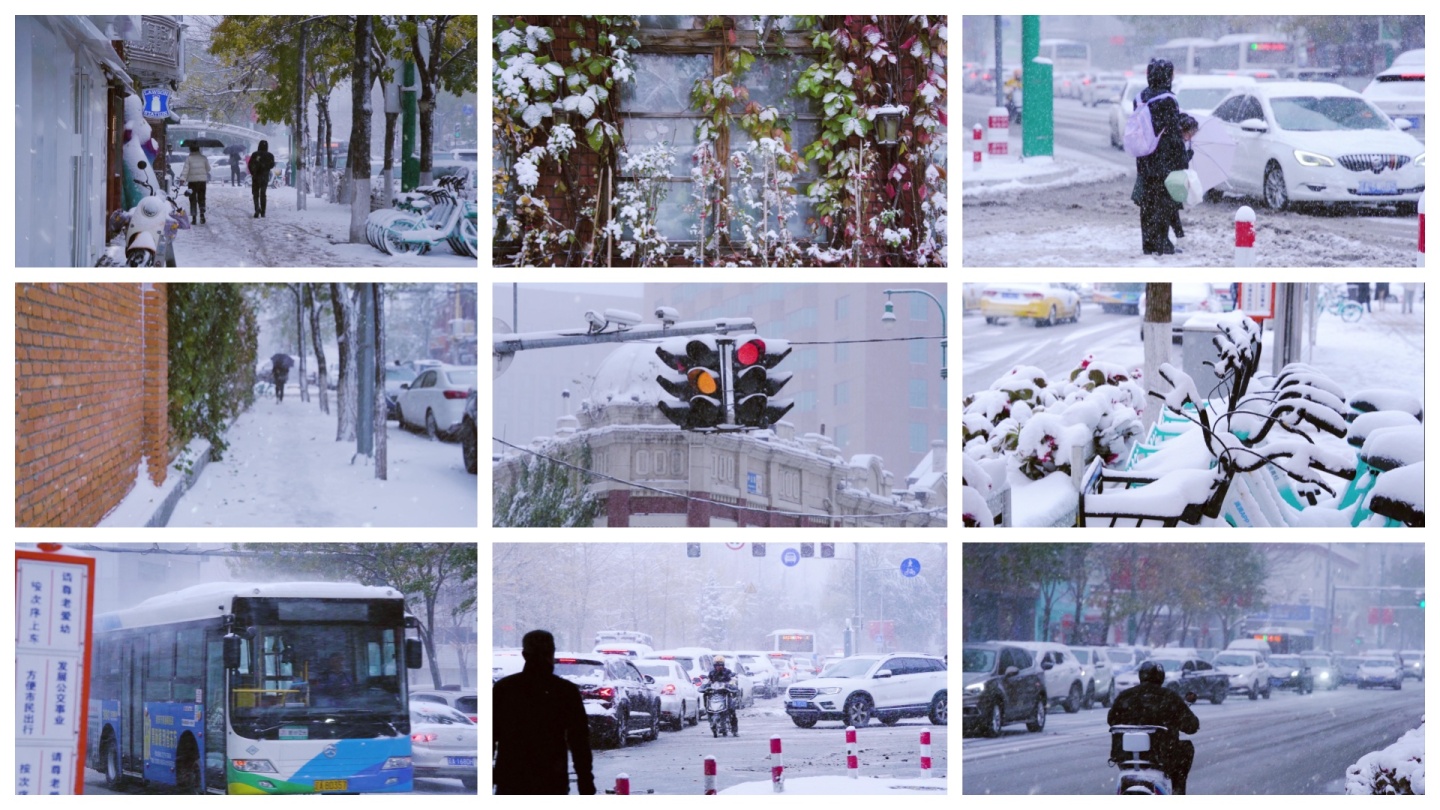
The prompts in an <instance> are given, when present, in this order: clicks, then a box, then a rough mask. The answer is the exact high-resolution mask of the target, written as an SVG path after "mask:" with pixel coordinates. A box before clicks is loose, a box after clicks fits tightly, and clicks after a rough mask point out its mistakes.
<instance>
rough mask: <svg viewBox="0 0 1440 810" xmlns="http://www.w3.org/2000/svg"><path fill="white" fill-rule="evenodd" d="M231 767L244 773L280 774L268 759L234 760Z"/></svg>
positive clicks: (231, 761)
mask: <svg viewBox="0 0 1440 810" xmlns="http://www.w3.org/2000/svg"><path fill="white" fill-rule="evenodd" d="M230 766H231V767H232V768H234V769H235V770H237V771H242V772H244V773H279V772H278V771H276V770H275V766H274V765H271V764H270V760H268V759H232V760H230Z"/></svg>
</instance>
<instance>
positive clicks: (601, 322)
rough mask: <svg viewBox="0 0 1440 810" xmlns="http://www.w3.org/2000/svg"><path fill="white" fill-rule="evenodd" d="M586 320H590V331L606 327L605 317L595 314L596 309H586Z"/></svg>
mask: <svg viewBox="0 0 1440 810" xmlns="http://www.w3.org/2000/svg"><path fill="white" fill-rule="evenodd" d="M585 320H587V321H589V322H590V331H592V332H596V331H599V330H601V329H604V328H605V323H606V321H605V319H604V318H602V317H600V316H599V315H596V314H595V310H593V309H590V310H586V311H585Z"/></svg>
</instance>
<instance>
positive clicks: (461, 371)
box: [395, 366, 477, 438]
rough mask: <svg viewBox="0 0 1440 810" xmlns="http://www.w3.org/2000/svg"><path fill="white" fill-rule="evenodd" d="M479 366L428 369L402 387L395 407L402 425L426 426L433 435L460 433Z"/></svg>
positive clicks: (425, 429) (424, 428)
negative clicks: (476, 368)
mask: <svg viewBox="0 0 1440 810" xmlns="http://www.w3.org/2000/svg"><path fill="white" fill-rule="evenodd" d="M476 379H477V377H476V373H475V366H437V367H435V368H428V369H426V370H424V371H422V372H420V374H419V375H417V376H416V377H415V379H414V380H411V381H410V382H408V383H404V384H402V385H401V386H400V388H401V391H400V395H399V396H397V397H396V402H395V407H396V409H397V411H398V412H399V413H398V415H399V417H400V426H401V427H406V426H409V427H415V428H420V429H423V430H424V431H425V432H426V433H427V434H429V435H430V436H431V437H432V438H439V437H442V436H458V435H459V431H460V422H461V420H462V419H464V418H465V400H467V399H469V398H470V389H472V388H474V387H475V386H476Z"/></svg>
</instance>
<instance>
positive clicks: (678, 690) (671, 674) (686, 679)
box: [633, 658, 700, 731]
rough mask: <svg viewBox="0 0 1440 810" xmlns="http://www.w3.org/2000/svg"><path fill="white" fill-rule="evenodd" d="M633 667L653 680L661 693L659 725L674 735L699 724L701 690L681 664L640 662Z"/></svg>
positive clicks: (658, 660) (661, 660) (657, 660)
mask: <svg viewBox="0 0 1440 810" xmlns="http://www.w3.org/2000/svg"><path fill="white" fill-rule="evenodd" d="M633 663H634V664H635V668H636V669H638V670H640V674H642V675H646V676H648V677H650V678H652V679H654V686H655V688H656V689H657V690H659V692H660V722H662V723H664V724H667V725H669V726H670V729H671V730H672V731H680V730H681V729H683V728H684V727H685V724H686V723H689V724H690V725H692V726H693V725H695V724H696V723H699V722H700V690H698V689H696V688H695V684H693V683H691V682H690V676H689V675H688V674H687V673H686V672H685V669H684V668H683V667H681V666H680V664H679V663H677V662H676V661H675V660H674V659H673V658H637V659H635V661H634V662H633Z"/></svg>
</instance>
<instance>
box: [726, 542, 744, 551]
mask: <svg viewBox="0 0 1440 810" xmlns="http://www.w3.org/2000/svg"><path fill="white" fill-rule="evenodd" d="M744 547H745V544H744V543H726V544H725V548H728V549H730V550H731V551H739V550H740V549H742V548H744Z"/></svg>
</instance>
